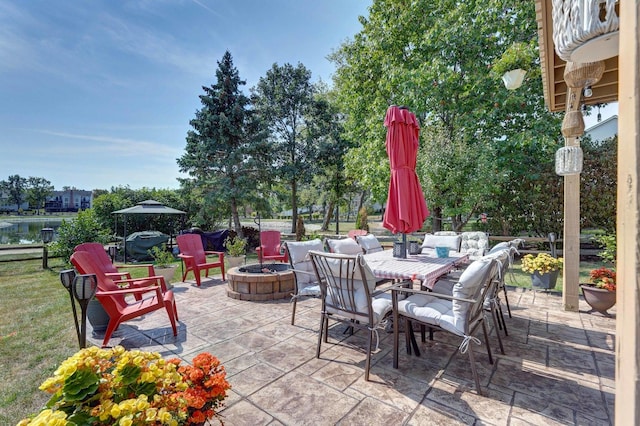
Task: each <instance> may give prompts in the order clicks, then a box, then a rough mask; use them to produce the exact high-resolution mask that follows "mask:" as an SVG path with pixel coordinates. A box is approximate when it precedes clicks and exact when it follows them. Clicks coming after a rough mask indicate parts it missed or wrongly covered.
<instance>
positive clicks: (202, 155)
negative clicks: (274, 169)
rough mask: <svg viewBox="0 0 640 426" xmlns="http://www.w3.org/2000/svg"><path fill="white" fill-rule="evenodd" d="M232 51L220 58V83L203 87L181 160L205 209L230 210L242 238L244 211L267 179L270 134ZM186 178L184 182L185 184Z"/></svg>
mask: <svg viewBox="0 0 640 426" xmlns="http://www.w3.org/2000/svg"><path fill="white" fill-rule="evenodd" d="M245 84H246V82H245V81H244V80H241V79H240V76H239V73H238V70H237V69H236V68H235V67H234V65H233V59H232V57H231V54H230V53H229V52H228V51H227V52H225V54H224V55H223V57H222V60H221V61H219V62H218V69H217V70H216V83H215V84H212V85H211V86H210V87H204V86H203V88H202V89H203V90H204V94H203V95H200V102H201V103H202V108H201V109H200V110H199V111H197V112H196V116H195V118H194V119H192V120H191V121H190V122H189V124H190V125H191V127H192V128H193V129H192V130H189V132H188V133H187V146H186V148H185V153H184V154H183V155H182V157H180V158H179V159H178V165H179V167H180V171H182V172H186V173H188V174H189V175H190V176H191V179H192V180H193V182H192V183H193V186H194V187H195V188H198V189H200V190H201V191H202V194H203V195H205V198H204V200H205V202H204V204H203V207H204V208H210V207H212V206H215V207H217V209H218V212H219V213H220V215H223V214H227V216H229V215H230V216H231V218H232V220H233V226H234V229H235V231H236V232H237V233H238V235H239V236H240V237H241V238H242V237H243V235H242V226H241V224H240V216H239V211H240V209H241V207H242V206H243V205H244V204H249V203H250V202H251V201H252V200H255V199H257V198H258V192H257V189H258V187H259V184H260V183H261V182H264V181H265V180H266V179H267V177H268V172H269V167H270V163H269V153H270V149H269V147H268V145H267V133H266V131H265V128H264V126H263V124H262V123H261V121H260V119H259V116H258V115H257V114H256V113H255V111H254V110H253V109H252V108H251V102H250V99H249V98H248V97H247V96H245V95H244V94H243V93H242V92H241V90H240V87H241V86H243V85H245ZM184 184H186V182H184V181H183V185H184Z"/></svg>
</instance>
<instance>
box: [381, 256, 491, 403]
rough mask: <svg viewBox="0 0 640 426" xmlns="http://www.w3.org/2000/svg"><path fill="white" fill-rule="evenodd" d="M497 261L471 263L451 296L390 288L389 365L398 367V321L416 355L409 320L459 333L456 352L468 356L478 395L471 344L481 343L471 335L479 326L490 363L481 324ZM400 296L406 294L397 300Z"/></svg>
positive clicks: (488, 259)
mask: <svg viewBox="0 0 640 426" xmlns="http://www.w3.org/2000/svg"><path fill="white" fill-rule="evenodd" d="M498 267H499V266H498V261H497V260H496V259H493V258H482V259H478V260H476V261H474V262H472V263H471V264H470V265H469V267H468V268H467V269H465V270H464V272H463V273H462V275H461V276H460V280H459V281H458V282H456V283H455V285H454V286H453V291H452V294H451V295H446V294H440V293H436V292H427V291H423V290H417V289H411V288H407V289H405V288H402V289H398V288H393V289H392V291H391V293H392V302H393V340H394V343H393V367H394V368H398V346H399V327H398V324H399V321H400V320H403V321H404V323H405V327H404V329H405V339H406V349H407V353H409V354H411V348H412V347H413V350H414V351H415V353H416V356H420V350H419V348H418V344H417V342H416V339H415V335H414V333H413V327H412V323H414V322H415V323H417V324H420V325H425V326H427V327H429V328H431V329H436V330H441V331H444V332H448V333H451V334H454V335H456V336H459V337H460V338H462V342H461V344H460V346H459V347H458V350H459V351H460V353H462V354H464V353H467V354H468V355H469V363H470V365H471V373H472V376H473V379H474V381H475V385H476V390H477V392H478V394H480V395H481V394H482V390H481V388H480V379H479V378H478V372H477V370H476V365H475V356H474V352H473V348H472V346H473V345H472V344H473V343H475V344H478V345H481V344H482V342H481V341H480V340H479V339H478V338H476V337H475V336H474V334H475V332H476V331H477V329H478V328H479V327H482V331H483V334H484V340H485V345H486V347H487V354H488V356H489V362H490V363H491V364H493V357H492V355H491V348H490V346H489V344H488V341H489V337H488V332H487V326H486V323H485V310H484V306H483V305H484V301H485V298H486V297H487V295H488V294H491V293H492V292H493V291H494V289H495V286H496V276H497V271H498ZM401 295H408V297H407V298H406V299H404V300H400V296H401Z"/></svg>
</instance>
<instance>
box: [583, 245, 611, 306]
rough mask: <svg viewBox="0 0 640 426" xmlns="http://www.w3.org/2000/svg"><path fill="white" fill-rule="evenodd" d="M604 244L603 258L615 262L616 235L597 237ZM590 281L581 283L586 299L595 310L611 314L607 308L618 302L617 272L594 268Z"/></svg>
mask: <svg viewBox="0 0 640 426" xmlns="http://www.w3.org/2000/svg"><path fill="white" fill-rule="evenodd" d="M597 241H598V242H599V243H600V244H601V245H602V246H603V250H602V252H601V253H600V255H599V256H600V257H601V258H602V260H603V261H604V262H605V263H606V262H610V263H613V264H615V261H616V236H615V235H603V236H601V237H599V238H598V239H597ZM589 276H590V278H591V282H590V283H583V284H580V289H581V290H582V295H583V296H584V300H585V301H586V302H587V303H588V304H589V306H591V308H592V309H593V310H594V311H597V312H600V313H601V314H603V315H609V313H608V312H607V310H609V309H611V308H612V307H613V305H615V304H616V288H617V280H616V272H615V271H614V270H613V269H609V268H606V267H602V268H598V269H592V270H591V272H590V273H589Z"/></svg>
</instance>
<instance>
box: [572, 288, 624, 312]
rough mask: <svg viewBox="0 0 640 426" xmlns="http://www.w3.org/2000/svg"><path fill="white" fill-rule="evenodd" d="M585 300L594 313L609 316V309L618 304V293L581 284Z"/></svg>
mask: <svg viewBox="0 0 640 426" xmlns="http://www.w3.org/2000/svg"><path fill="white" fill-rule="evenodd" d="M580 288H581V289H582V295H583V296H584V300H585V301H586V302H587V303H588V304H589V306H591V308H592V309H593V310H594V311H597V312H600V313H601V314H603V315H609V313H608V312H607V310H608V309H611V307H613V305H615V304H616V292H615V291H609V290H607V289H604V288H598V287H596V286H595V285H593V284H580Z"/></svg>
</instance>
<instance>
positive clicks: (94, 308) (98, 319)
mask: <svg viewBox="0 0 640 426" xmlns="http://www.w3.org/2000/svg"><path fill="white" fill-rule="evenodd" d="M110 319H111V318H110V317H109V314H107V312H106V311H105V310H104V308H103V307H102V304H101V303H100V302H99V301H98V299H95V298H94V299H91V300H90V301H89V305H87V320H88V321H89V324H91V329H92V334H93V337H99V336H104V333H105V331H107V326H108V325H109V320H110Z"/></svg>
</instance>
